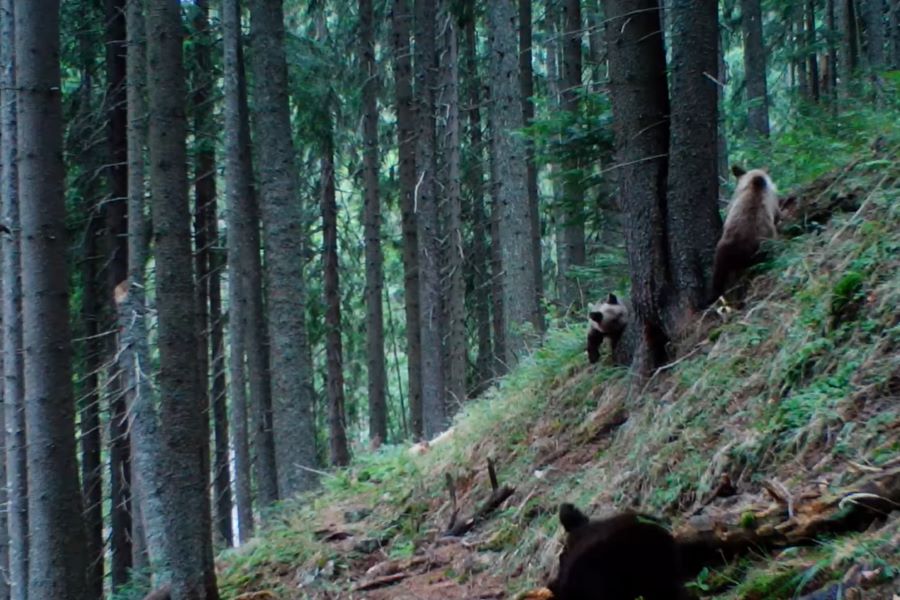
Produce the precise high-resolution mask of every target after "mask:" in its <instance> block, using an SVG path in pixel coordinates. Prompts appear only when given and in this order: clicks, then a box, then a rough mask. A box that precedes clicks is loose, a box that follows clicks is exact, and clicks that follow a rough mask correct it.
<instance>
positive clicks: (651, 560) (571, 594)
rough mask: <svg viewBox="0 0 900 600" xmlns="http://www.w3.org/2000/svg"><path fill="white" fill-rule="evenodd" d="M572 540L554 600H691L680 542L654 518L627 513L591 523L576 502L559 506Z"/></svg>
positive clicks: (568, 542)
mask: <svg viewBox="0 0 900 600" xmlns="http://www.w3.org/2000/svg"><path fill="white" fill-rule="evenodd" d="M559 520H560V522H561V523H562V525H563V528H564V529H565V530H566V541H565V546H564V548H563V551H562V554H560V557H559V572H558V573H557V576H556V579H554V580H553V581H552V582H551V583H550V584H549V585H548V586H547V587H548V588H549V589H550V590H551V591H552V592H553V598H554V600H599V599H600V598H602V599H603V600H634V599H635V598H638V597H643V598H644V600H684V599H687V598H690V596H689V595H688V593H687V591H686V590H685V588H684V585H683V579H684V578H683V573H682V568H681V559H680V555H679V554H680V553H679V550H678V546H677V544H676V542H675V539H674V538H673V537H672V534H670V533H669V532H668V531H667V530H666V529H665V528H664V527H663V526H662V525H660V524H659V523H658V522H657V521H656V520H654V519H653V518H652V517H648V516H645V515H640V514H636V513H631V512H628V513H622V514H619V515H616V516H613V517H610V518H608V519H599V520H591V519H588V518H587V516H585V515H584V514H583V513H582V512H581V511H580V510H578V509H577V508H575V507H574V506H572V505H571V504H563V505H562V506H560V508H559Z"/></svg>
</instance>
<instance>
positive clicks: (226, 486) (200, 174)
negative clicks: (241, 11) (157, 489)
mask: <svg viewBox="0 0 900 600" xmlns="http://www.w3.org/2000/svg"><path fill="white" fill-rule="evenodd" d="M196 4H197V10H196V12H195V14H194V22H193V28H194V34H195V36H196V43H195V44H194V53H195V59H196V67H197V71H196V73H195V75H194V86H193V87H194V89H193V91H192V94H191V103H192V105H193V116H194V124H193V125H194V140H195V152H194V211H195V213H194V244H195V255H194V262H195V270H196V272H197V323H198V326H199V329H200V331H199V333H200V335H199V341H200V343H199V348H198V372H197V373H198V385H199V388H198V392H199V394H200V395H199V397H198V399H199V401H200V402H201V404H202V405H203V406H204V407H205V408H204V415H208V414H209V412H210V408H211V409H212V414H213V422H214V424H215V433H216V436H215V464H214V466H213V470H212V472H213V497H214V505H215V508H216V515H215V521H216V533H217V534H218V536H219V537H220V539H221V540H222V541H224V542H225V544H226V545H228V546H231V545H232V537H233V536H232V531H231V490H230V477H229V473H228V429H227V422H226V418H227V416H226V414H225V406H224V390H220V392H221V394H220V395H219V397H218V398H217V397H216V396H215V395H213V396H212V397H210V359H211V358H212V359H213V360H217V359H218V358H219V357H220V356H221V353H220V352H219V348H218V347H216V344H215V341H218V342H219V343H220V344H221V337H222V335H221V332H222V330H221V292H220V288H219V284H218V278H219V275H220V274H219V272H218V271H217V270H214V266H215V265H214V263H215V262H216V259H215V258H214V257H213V252H214V248H215V246H216V244H217V241H218V240H217V239H216V238H215V237H214V234H216V233H217V232H218V225H217V224H216V179H215V173H216V156H215V140H216V133H217V132H216V123H215V120H214V119H213V118H212V117H213V112H212V110H211V108H212V107H210V106H208V105H209V104H210V102H211V101H212V88H213V86H214V85H215V80H214V79H215V78H214V72H213V64H212V48H211V45H212V43H213V42H212V38H211V36H210V33H209V3H208V2H207V0H197V2H196ZM214 290H215V292H216V293H218V296H219V297H218V298H217V299H216V300H217V307H216V308H217V314H213V313H212V304H213V302H212V301H213V293H214ZM216 328H218V329H217V333H218V336H217V338H218V339H217V340H214V339H213V338H214V337H216V335H215V333H214V330H216ZM212 381H213V382H214V383H215V384H216V385H218V386H221V385H222V380H221V376H220V374H219V373H218V372H216V371H215V369H214V370H213V377H212ZM203 424H204V428H205V431H204V437H205V439H207V440H209V418H208V416H207V417H205V418H204V419H203ZM223 436H224V437H223ZM207 443H208V442H207ZM204 458H206V459H207V460H208V459H209V454H208V453H207V454H206V455H204Z"/></svg>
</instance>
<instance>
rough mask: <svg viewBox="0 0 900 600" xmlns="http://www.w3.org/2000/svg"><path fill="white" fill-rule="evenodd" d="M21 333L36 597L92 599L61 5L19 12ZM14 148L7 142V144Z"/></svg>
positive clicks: (41, 3)
mask: <svg viewBox="0 0 900 600" xmlns="http://www.w3.org/2000/svg"><path fill="white" fill-rule="evenodd" d="M16 9H17V11H16V16H15V18H16V24H15V28H16V77H17V81H16V84H17V87H18V105H17V109H18V151H19V152H18V167H19V198H20V200H21V224H22V230H21V240H22V259H21V260H22V263H21V264H22V324H23V340H22V341H23V355H24V384H25V424H26V435H27V438H28V447H27V459H28V484H29V486H28V487H29V489H31V490H33V491H34V490H40V493H34V492H32V493H31V494H29V495H28V518H29V538H30V539H29V565H28V568H29V576H28V588H29V596H32V597H33V598H59V599H60V600H63V599H68V598H71V599H73V600H81V599H83V598H87V596H86V586H85V583H86V580H85V572H86V566H87V563H86V558H87V557H86V556H85V552H84V548H85V529H84V522H83V520H82V512H81V511H82V503H81V493H80V490H79V489H78V462H77V458H76V450H75V399H74V394H73V389H72V356H71V344H72V339H71V334H70V329H69V294H68V285H67V284H68V274H67V268H66V258H67V251H68V237H67V235H66V222H65V221H66V218H65V217H66V215H65V198H64V184H65V172H64V167H63V161H62V102H61V88H60V65H59V33H60V32H59V2H58V0H34V1H32V2H28V3H17V6H16ZM5 141H6V140H4V143H5Z"/></svg>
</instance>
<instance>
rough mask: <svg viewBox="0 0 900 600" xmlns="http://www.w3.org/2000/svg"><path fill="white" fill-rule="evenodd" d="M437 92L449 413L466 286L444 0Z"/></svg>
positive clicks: (459, 365) (451, 45)
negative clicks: (438, 89)
mask: <svg viewBox="0 0 900 600" xmlns="http://www.w3.org/2000/svg"><path fill="white" fill-rule="evenodd" d="M439 30H440V32H441V36H440V41H439V43H440V44H441V49H440V50H439V53H438V54H439V56H440V65H439V68H440V84H439V85H440V94H439V97H438V101H437V105H438V107H439V109H438V114H439V115H440V117H439V120H438V144H437V145H438V148H439V149H440V156H441V158H440V161H439V163H438V164H440V165H441V167H440V168H439V169H438V170H437V171H438V175H439V178H440V183H439V187H440V188H441V189H442V190H443V192H444V194H443V199H442V201H441V210H440V218H441V221H442V222H443V225H444V228H443V232H442V235H441V237H442V238H443V240H444V244H443V253H442V258H441V262H442V263H443V272H442V275H443V277H442V279H443V281H444V292H443V298H444V317H443V322H444V323H445V324H446V331H445V332H444V358H443V364H444V384H445V388H446V396H445V401H446V412H447V414H448V415H452V414H454V413H455V412H456V411H457V409H458V408H459V407H460V406H462V403H463V401H464V400H465V398H466V362H467V361H466V359H467V357H468V352H467V349H466V306H465V300H466V298H465V297H466V290H465V280H464V278H463V258H464V253H463V232H462V191H461V187H460V152H461V147H460V135H459V127H460V125H459V39H458V36H459V28H458V24H457V20H456V17H455V15H454V14H453V12H452V7H451V5H450V3H449V2H446V1H445V2H442V6H441V26H440V28H439Z"/></svg>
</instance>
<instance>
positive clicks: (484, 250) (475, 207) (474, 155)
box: [463, 11, 493, 395]
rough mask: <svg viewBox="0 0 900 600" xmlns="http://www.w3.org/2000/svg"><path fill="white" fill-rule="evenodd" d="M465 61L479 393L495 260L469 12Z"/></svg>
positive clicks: (487, 367)
mask: <svg viewBox="0 0 900 600" xmlns="http://www.w3.org/2000/svg"><path fill="white" fill-rule="evenodd" d="M464 34H465V46H464V59H463V60H464V65H465V74H466V78H465V88H466V99H467V100H466V102H467V105H468V107H467V110H466V113H467V121H468V131H467V134H468V135H467V137H468V139H469V154H468V160H467V161H466V163H465V168H464V174H463V178H464V180H465V181H466V185H465V186H464V187H463V190H466V191H468V193H469V195H470V199H469V202H468V205H469V215H468V216H469V218H468V222H470V223H471V224H472V238H471V240H472V244H471V246H470V248H469V249H468V251H467V252H466V264H467V266H468V270H469V275H468V277H467V278H468V279H469V306H470V311H471V313H472V314H474V321H475V331H476V336H477V338H478V351H477V354H476V357H475V373H474V376H473V379H474V381H473V384H474V385H473V386H472V389H473V392H472V395H477V394H478V393H479V392H480V391H481V390H482V389H483V388H484V386H485V385H486V384H487V382H488V381H489V380H490V379H491V377H492V372H493V364H492V361H493V359H492V356H491V353H492V349H491V264H490V255H489V248H488V235H489V231H488V230H489V229H490V222H489V219H488V215H487V214H485V206H484V170H483V169H484V167H483V162H482V161H483V160H484V140H483V139H482V133H481V109H480V104H481V90H480V87H481V80H480V79H479V77H478V58H477V54H476V50H475V48H476V42H477V40H476V32H475V14H474V11H473V13H472V14H470V15H468V18H467V20H466V22H465V27H464Z"/></svg>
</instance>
